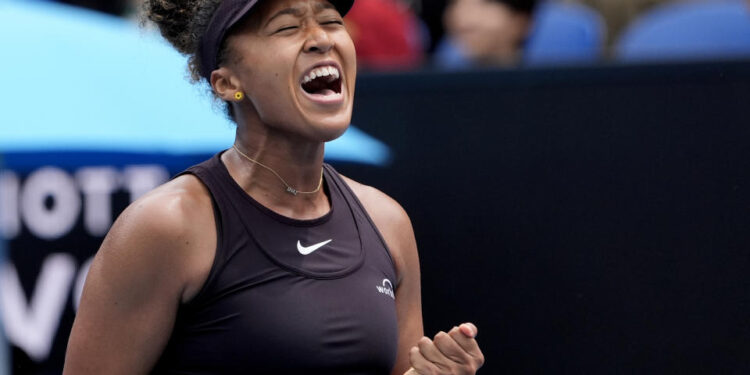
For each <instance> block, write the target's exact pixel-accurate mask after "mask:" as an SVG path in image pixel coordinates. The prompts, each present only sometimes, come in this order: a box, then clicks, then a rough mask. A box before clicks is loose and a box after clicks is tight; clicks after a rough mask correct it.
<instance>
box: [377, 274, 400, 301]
mask: <svg viewBox="0 0 750 375" xmlns="http://www.w3.org/2000/svg"><path fill="white" fill-rule="evenodd" d="M375 288H377V289H378V292H379V293H383V294H385V295H386V296H389V297H391V298H393V299H396V296H395V295H394V294H393V284H391V280H388V279H383V285H382V286H380V285H377V286H375Z"/></svg>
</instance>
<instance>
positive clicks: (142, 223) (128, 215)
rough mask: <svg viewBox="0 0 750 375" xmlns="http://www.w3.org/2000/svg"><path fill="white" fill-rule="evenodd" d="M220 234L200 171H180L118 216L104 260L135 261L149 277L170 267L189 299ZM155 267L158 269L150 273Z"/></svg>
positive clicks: (103, 252)
mask: <svg viewBox="0 0 750 375" xmlns="http://www.w3.org/2000/svg"><path fill="white" fill-rule="evenodd" d="M215 242H216V234H215V225H214V217H213V208H212V203H211V197H210V194H209V193H208V191H207V189H206V188H205V186H204V185H203V184H202V183H201V182H200V181H199V180H198V179H197V178H196V177H194V176H191V175H184V176H180V177H178V178H176V179H174V180H172V181H169V182H167V183H166V184H164V185H162V186H160V187H158V188H156V189H154V190H153V191H151V192H149V193H147V194H146V195H144V196H143V197H141V198H139V199H138V200H136V201H135V202H133V203H132V204H131V205H130V206H129V207H128V208H126V209H125V211H123V213H122V214H121V215H120V217H119V218H118V219H117V220H116V221H115V223H114V225H113V226H112V229H111V230H110V232H109V234H108V235H107V237H106V238H105V240H104V242H103V244H102V246H101V248H100V250H99V253H98V254H97V258H100V259H98V261H99V262H100V263H111V264H117V265H118V266H120V267H128V266H130V267H132V268H133V270H134V271H136V272H139V273H144V275H142V276H144V279H150V276H155V275H157V274H162V273H163V272H164V271H169V274H171V281H173V282H180V283H181V284H182V287H181V288H182V289H183V292H185V295H183V296H182V297H183V299H184V298H185V297H190V292H191V291H193V289H195V290H197V289H198V288H199V285H191V284H196V283H200V281H201V280H196V279H200V275H201V274H202V273H207V271H208V269H207V268H206V267H210V263H211V260H212V259H213V254H212V253H211V251H212V250H214V249H215ZM151 272H153V273H154V275H149V274H148V273H151Z"/></svg>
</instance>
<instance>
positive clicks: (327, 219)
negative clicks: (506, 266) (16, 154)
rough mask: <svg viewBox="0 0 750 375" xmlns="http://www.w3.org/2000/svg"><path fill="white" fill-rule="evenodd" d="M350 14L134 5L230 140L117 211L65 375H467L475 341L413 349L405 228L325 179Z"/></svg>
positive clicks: (278, 1) (450, 336)
mask: <svg viewBox="0 0 750 375" xmlns="http://www.w3.org/2000/svg"><path fill="white" fill-rule="evenodd" d="M352 2H353V0H338V1H335V0H331V1H330V2H329V1H326V0H265V1H260V2H257V0H223V1H222V0H182V1H180V0H150V1H147V2H146V7H147V14H148V17H149V18H150V19H151V20H153V21H154V22H156V24H157V25H158V26H159V28H160V30H161V32H162V35H164V36H165V37H166V39H167V40H169V41H170V42H171V43H172V44H173V45H174V46H175V47H176V48H177V49H178V50H179V51H180V52H182V53H185V54H186V55H188V56H190V66H191V70H192V72H193V74H194V78H195V79H196V80H201V79H205V80H206V81H207V82H208V83H209V84H210V85H211V88H212V90H213V93H214V94H215V95H216V97H217V98H219V99H221V100H222V101H224V102H226V103H227V105H228V110H229V114H230V116H231V117H232V118H233V120H234V121H235V122H236V124H237V133H236V140H235V143H234V145H233V146H232V147H231V148H229V149H227V150H226V151H223V152H221V153H219V154H217V155H216V156H215V157H213V158H212V159H210V160H208V161H206V162H204V163H202V164H199V165H197V166H194V167H191V168H190V169H188V170H187V171H185V172H183V174H181V175H179V176H178V177H176V178H174V179H173V180H171V181H170V182H168V183H166V184H165V185H163V186H161V187H159V188H157V189H155V190H154V191H152V192H151V193H149V194H147V195H146V196H144V197H143V198H141V199H139V200H138V201H136V202H135V203H133V204H132V205H131V206H130V207H128V208H127V209H126V210H125V212H124V213H123V214H122V215H121V216H120V217H119V218H118V220H117V221H116V223H115V224H114V225H113V227H112V229H111V231H110V232H109V234H108V235H107V237H106V238H105V240H104V242H103V244H102V247H101V249H100V250H99V252H98V254H97V255H96V258H95V261H94V263H93V265H92V267H91V270H90V273H89V275H88V278H87V280H86V284H85V287H84V291H83V296H82V300H81V304H80V308H79V311H78V315H77V317H76V320H75V323H74V326H73V331H72V333H71V336H70V341H69V344H68V351H67V355H66V361H65V369H64V373H65V374H108V375H111V374H128V375H132V374H148V373H157V374H399V375H401V374H404V373H408V374H423V375H426V374H473V373H475V372H476V370H477V369H478V368H479V367H480V366H481V365H482V363H483V361H484V357H483V355H482V352H481V350H480V349H479V347H478V345H477V342H476V340H475V336H476V334H477V328H476V327H475V326H474V325H473V324H470V323H465V324H461V325H460V326H458V327H454V328H453V329H450V330H448V332H441V333H438V334H437V335H436V336H435V337H434V338H433V339H429V338H426V337H423V328H422V311H421V301H420V298H421V297H420V276H419V263H418V258H417V249H416V244H415V240H414V234H413V231H412V228H411V224H410V222H409V219H408V217H407V215H406V213H405V212H404V211H403V209H402V208H401V207H400V206H399V205H398V204H397V203H396V202H394V201H393V200H392V199H390V198H389V197H387V196H386V195H385V194H383V193H381V192H379V191H378V190H376V189H374V188H371V187H368V186H364V185H362V184H359V183H357V182H354V181H352V180H350V179H347V178H345V177H342V176H340V175H339V174H338V173H336V172H335V171H334V170H333V169H332V168H331V167H330V166H328V165H326V164H324V163H323V153H324V144H325V142H327V141H330V140H332V139H335V138H336V137H338V136H340V135H341V134H342V133H344V131H345V130H346V128H347V126H348V125H349V122H350V119H351V113H352V100H353V98H354V82H355V79H356V59H355V51H354V46H353V44H352V41H351V39H350V37H349V35H348V33H347V31H346V29H345V27H344V23H343V20H342V15H343V14H345V13H346V12H347V11H348V10H349V8H350V7H351V5H352Z"/></svg>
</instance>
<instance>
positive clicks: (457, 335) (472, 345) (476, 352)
mask: <svg viewBox="0 0 750 375" xmlns="http://www.w3.org/2000/svg"><path fill="white" fill-rule="evenodd" d="M474 332H476V331H474ZM448 334H449V335H450V336H451V337H452V338H453V340H455V341H456V343H458V345H459V346H460V347H461V348H463V350H464V351H466V353H469V355H471V356H472V357H474V358H482V357H483V355H482V350H481V349H479V344H478V343H477V340H475V339H474V338H471V337H467V336H466V334H464V333H463V332H462V331H461V328H459V327H453V329H451V330H450V332H448Z"/></svg>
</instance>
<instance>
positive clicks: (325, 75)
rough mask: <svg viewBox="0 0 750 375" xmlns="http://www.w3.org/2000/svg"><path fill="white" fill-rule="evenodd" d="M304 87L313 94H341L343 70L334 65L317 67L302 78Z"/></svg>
mask: <svg viewBox="0 0 750 375" xmlns="http://www.w3.org/2000/svg"><path fill="white" fill-rule="evenodd" d="M302 89H303V90H305V92H306V93H308V94H311V95H323V96H329V95H335V94H341V72H340V71H339V68H338V67H336V66H333V65H325V66H319V67H316V68H314V69H312V70H310V72H308V73H307V74H306V75H305V76H304V77H303V78H302Z"/></svg>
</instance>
